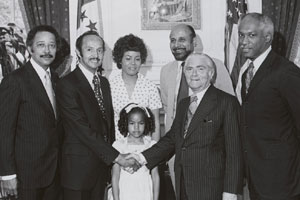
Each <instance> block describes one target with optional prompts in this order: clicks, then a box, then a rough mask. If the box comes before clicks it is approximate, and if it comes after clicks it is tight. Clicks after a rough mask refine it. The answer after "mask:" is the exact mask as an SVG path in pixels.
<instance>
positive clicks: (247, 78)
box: [242, 62, 254, 97]
mask: <svg viewBox="0 0 300 200" xmlns="http://www.w3.org/2000/svg"><path fill="white" fill-rule="evenodd" d="M253 70H254V65H253V62H250V64H249V66H248V67H247V69H246V71H245V72H244V73H243V76H242V97H245V96H246V94H247V93H248V90H249V87H250V83H251V81H252V79H253V76H254V73H253Z"/></svg>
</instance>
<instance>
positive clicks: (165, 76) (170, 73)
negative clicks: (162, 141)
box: [160, 59, 234, 131]
mask: <svg viewBox="0 0 300 200" xmlns="http://www.w3.org/2000/svg"><path fill="white" fill-rule="evenodd" d="M213 60H214V61H215V63H216V67H217V72H216V73H217V78H216V82H215V84H214V85H215V87H217V88H219V89H220V90H223V91H224V92H227V93H229V94H232V95H233V94H234V91H233V86H232V83H231V79H230V76H229V74H228V72H227V70H226V67H225V66H224V65H223V64H222V63H221V62H220V61H218V60H216V59H213ZM177 73H178V62H177V61H172V62H170V63H168V64H166V65H165V66H163V67H162V69H161V72H160V89H161V100H162V104H163V109H164V111H165V113H166V119H165V129H166V131H168V130H170V128H171V125H172V123H173V120H174V117H175V112H176V109H175V108H176V105H174V104H175V99H177V96H176V94H177V93H178V91H176V84H177V83H176V77H177Z"/></svg>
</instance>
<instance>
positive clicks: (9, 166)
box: [0, 76, 21, 176]
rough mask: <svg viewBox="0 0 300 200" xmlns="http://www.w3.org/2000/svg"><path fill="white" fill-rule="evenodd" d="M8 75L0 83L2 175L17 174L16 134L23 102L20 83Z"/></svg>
mask: <svg viewBox="0 0 300 200" xmlns="http://www.w3.org/2000/svg"><path fill="white" fill-rule="evenodd" d="M13 78H14V77H12V76H7V77H6V78H4V79H3V81H2V83H1V84H0V138H1V139H0V175H1V176H4V175H12V174H16V164H15V151H14V149H15V134H16V128H17V127H16V126H17V120H18V110H19V106H20V103H21V100H20V89H19V87H18V83H17V81H16V80H14V79H13Z"/></svg>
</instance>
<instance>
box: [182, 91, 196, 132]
mask: <svg viewBox="0 0 300 200" xmlns="http://www.w3.org/2000/svg"><path fill="white" fill-rule="evenodd" d="M197 100H198V98H197V96H191V99H190V105H189V110H188V113H187V117H186V122H185V133H184V137H185V136H186V133H187V129H188V127H189V125H190V123H191V121H192V118H193V115H194V114H195V112H196V110H197V107H198V104H197Z"/></svg>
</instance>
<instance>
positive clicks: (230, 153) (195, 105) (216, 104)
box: [131, 53, 243, 200]
mask: <svg viewBox="0 0 300 200" xmlns="http://www.w3.org/2000/svg"><path fill="white" fill-rule="evenodd" d="M215 68H216V67H215V64H214V62H213V60H212V59H211V58H210V57H209V56H207V55H205V54H200V53H192V54H190V55H189V56H188V58H187V59H186V62H185V66H184V69H183V70H184V74H185V77H186V80H187V83H188V86H189V88H190V89H191V90H192V92H193V93H192V95H191V97H187V98H184V99H183V100H182V101H181V102H180V103H179V104H178V107H177V111H176V117H175V120H174V122H173V124H172V127H171V129H170V131H169V132H168V133H167V134H166V135H165V136H164V137H162V138H161V139H160V141H159V142H158V143H157V144H156V145H154V146H153V147H151V148H150V149H148V150H146V151H145V152H143V153H142V154H139V156H135V157H136V158H137V159H139V161H140V162H141V163H143V164H145V163H147V167H148V168H150V169H151V168H153V167H154V166H155V165H157V164H158V163H159V162H160V161H161V160H163V159H164V158H166V157H167V156H168V155H169V154H170V153H173V152H175V155H176V157H175V183H176V199H178V200H199V199H206V200H210V199H212V200H221V199H223V200H225V199H226V200H228V199H236V198H237V195H236V194H237V193H239V192H241V189H242V178H243V176H242V158H241V154H242V151H241V141H240V135H239V104H238V102H237V100H236V99H235V97H233V96H231V95H229V94H227V93H225V92H223V91H221V90H219V89H217V88H215V87H214V86H213V85H212V84H211V81H212V80H213V77H214V76H215V70H216V69H215ZM195 97H196V98H197V99H196V100H195ZM191 99H193V101H192V102H191ZM194 100H195V101H194ZM192 109H193V110H194V111H192ZM195 109H196V110H195ZM193 112H194V114H192V113H193ZM131 156H134V155H131Z"/></svg>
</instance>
